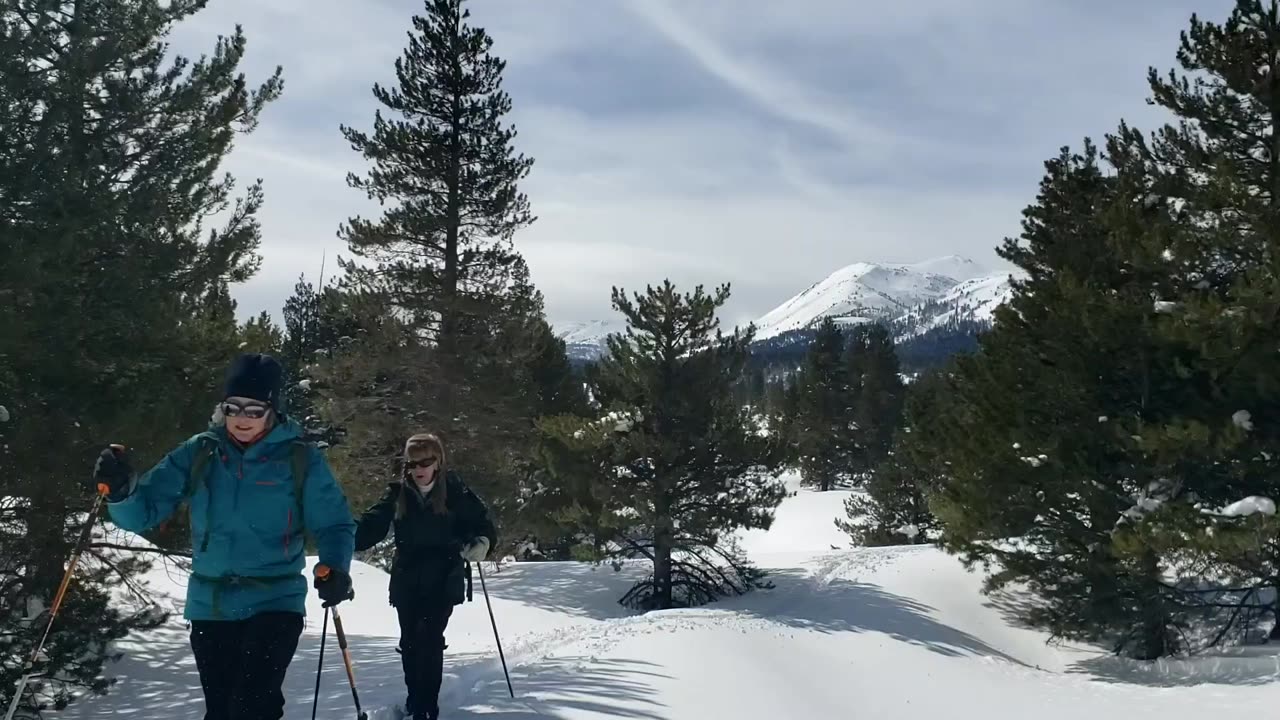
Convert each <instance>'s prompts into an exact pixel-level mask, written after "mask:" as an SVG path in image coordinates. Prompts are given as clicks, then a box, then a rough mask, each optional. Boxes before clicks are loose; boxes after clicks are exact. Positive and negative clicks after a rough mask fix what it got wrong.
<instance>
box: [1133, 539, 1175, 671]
mask: <svg viewBox="0 0 1280 720" xmlns="http://www.w3.org/2000/svg"><path fill="white" fill-rule="evenodd" d="M1142 570H1143V573H1142V576H1143V579H1144V580H1147V581H1149V582H1148V588H1149V591H1150V593H1151V595H1150V596H1149V597H1147V598H1144V600H1145V607H1144V608H1143V619H1142V636H1141V637H1140V638H1139V650H1138V653H1137V655H1136V658H1137V659H1139V660H1156V659H1158V658H1162V657H1164V656H1166V655H1169V654H1171V653H1172V648H1170V647H1169V634H1168V631H1169V617H1168V614H1167V613H1166V612H1165V609H1164V602H1163V601H1162V599H1161V597H1160V585H1159V574H1160V567H1159V560H1158V559H1157V558H1156V554H1155V553H1154V552H1152V551H1150V550H1147V551H1145V552H1144V553H1143V554H1142Z"/></svg>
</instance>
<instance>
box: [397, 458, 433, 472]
mask: <svg viewBox="0 0 1280 720" xmlns="http://www.w3.org/2000/svg"><path fill="white" fill-rule="evenodd" d="M438 462H440V458H437V457H428V458H422V459H421V460H410V461H409V462H406V463H405V464H404V467H405V469H406V470H414V469H416V468H422V469H424V470H425V469H427V468H430V467H435V464H436V463H438Z"/></svg>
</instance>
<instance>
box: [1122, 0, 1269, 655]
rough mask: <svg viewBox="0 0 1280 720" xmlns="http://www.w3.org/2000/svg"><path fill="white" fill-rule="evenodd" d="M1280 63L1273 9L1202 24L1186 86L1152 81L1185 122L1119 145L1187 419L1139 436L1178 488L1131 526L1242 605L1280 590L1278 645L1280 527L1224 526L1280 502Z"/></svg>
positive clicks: (1240, 6)
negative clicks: (1225, 587) (1279, 464)
mask: <svg viewBox="0 0 1280 720" xmlns="http://www.w3.org/2000/svg"><path fill="white" fill-rule="evenodd" d="M1277 57H1280V7H1278V6H1277V3H1276V2H1275V1H1274V0H1271V1H1269V2H1262V1H1261V0H1237V2H1236V3H1235V7H1234V9H1233V10H1232V12H1231V13H1230V14H1229V16H1228V17H1227V19H1226V21H1225V22H1224V23H1221V24H1216V23H1211V22H1205V21H1203V20H1201V19H1199V18H1198V17H1196V16H1192V18H1191V22H1190V27H1189V29H1188V30H1187V31H1186V32H1184V33H1183V35H1182V38H1181V43H1180V46H1179V49H1178V53H1177V59H1178V62H1179V64H1180V66H1181V69H1182V70H1183V71H1184V73H1183V74H1180V73H1178V72H1177V71H1173V70H1171V71H1169V72H1168V74H1167V75H1165V76H1161V74H1160V73H1158V72H1157V71H1156V70H1155V69H1154V68H1152V69H1151V70H1150V71H1149V75H1148V82H1149V85H1150V88H1151V93H1152V98H1151V103H1152V104H1155V105H1159V106H1161V107H1163V108H1165V109H1167V110H1169V111H1170V112H1171V113H1172V114H1173V115H1174V117H1175V118H1176V121H1177V122H1176V124H1167V125H1166V126H1164V127H1163V128H1161V129H1160V130H1159V131H1158V132H1157V133H1154V134H1153V135H1152V136H1151V137H1150V138H1149V139H1148V138H1146V137H1144V136H1143V134H1142V133H1140V132H1138V131H1137V130H1136V129H1134V128H1131V127H1129V126H1127V125H1121V127H1120V129H1119V131H1118V132H1117V133H1116V134H1115V135H1114V136H1113V137H1111V138H1110V142H1109V143H1108V146H1107V147H1108V154H1109V157H1110V160H1111V162H1112V163H1114V164H1116V165H1117V166H1119V167H1120V168H1121V169H1122V171H1123V173H1124V175H1125V177H1127V178H1130V182H1131V184H1132V186H1133V189H1134V190H1133V191H1134V192H1143V193H1146V196H1145V198H1144V207H1145V208H1146V209H1147V212H1146V213H1145V216H1144V217H1143V221H1142V222H1141V224H1140V226H1137V227H1135V228H1134V231H1133V233H1132V234H1134V235H1135V236H1136V237H1139V238H1140V239H1141V242H1140V243H1136V244H1135V245H1134V246H1132V247H1131V248H1129V253H1128V257H1126V261H1127V263H1128V265H1129V266H1130V267H1132V268H1133V272H1134V273H1135V274H1136V275H1140V276H1143V277H1150V278H1153V280H1152V281H1151V282H1150V283H1149V285H1148V288H1149V292H1150V300H1151V301H1154V302H1155V303H1156V304H1157V308H1158V310H1159V312H1157V313H1154V318H1153V320H1152V325H1153V327H1154V332H1155V333H1156V335H1157V337H1158V338H1159V340H1160V342H1162V343H1165V344H1166V345H1167V346H1168V347H1169V350H1168V354H1169V358H1168V361H1167V362H1168V364H1169V365H1170V367H1169V368H1168V372H1170V373H1172V374H1175V376H1176V377H1177V379H1178V382H1176V383H1174V384H1171V386H1170V387H1169V388H1168V389H1167V390H1165V392H1164V394H1163V395H1164V397H1165V398H1166V399H1167V400H1166V402H1171V403H1176V407H1175V408H1173V409H1172V410H1171V411H1170V412H1168V413H1165V414H1162V415H1157V416H1154V417H1150V418H1149V419H1148V420H1147V422H1144V423H1143V424H1142V425H1141V426H1139V427H1138V428H1136V429H1135V434H1138V435H1140V436H1141V437H1142V450H1143V452H1144V455H1145V457H1146V459H1147V462H1148V464H1149V465H1150V466H1151V467H1153V468H1154V470H1155V471H1156V472H1159V473H1161V474H1162V475H1163V476H1164V477H1167V478H1169V481H1170V483H1171V484H1172V485H1173V486H1174V489H1173V490H1172V491H1170V492H1169V493H1167V497H1166V498H1164V499H1165V500H1166V501H1167V502H1166V505H1165V507H1164V508H1163V509H1162V511H1160V512H1154V513H1150V514H1148V516H1146V517H1145V518H1144V519H1142V521H1141V522H1135V523H1133V524H1132V525H1131V526H1130V527H1129V530H1130V532H1132V533H1133V537H1131V538H1129V539H1130V540H1131V541H1134V542H1139V543H1146V544H1150V545H1155V546H1158V547H1160V548H1162V549H1163V550H1164V551H1165V552H1169V553H1180V552H1182V553H1187V552H1189V553H1190V554H1191V555H1192V558H1191V560H1193V561H1194V563H1195V565H1196V566H1198V567H1201V568H1204V569H1205V570H1206V571H1212V572H1215V573H1225V574H1226V575H1227V576H1228V577H1227V579H1228V581H1229V582H1230V583H1231V584H1232V585H1233V586H1235V587H1241V588H1244V589H1245V590H1246V593H1245V595H1244V596H1243V597H1242V598H1241V602H1242V603H1254V604H1256V603H1257V600H1256V599H1254V600H1248V598H1249V597H1251V596H1252V597H1254V598H1256V597H1257V595H1256V591H1259V590H1263V591H1265V590H1269V589H1274V591H1275V593H1274V597H1275V599H1274V602H1275V603H1277V607H1276V608H1275V609H1273V611H1272V613H1271V614H1272V615H1273V618H1274V622H1273V625H1272V628H1271V638H1272V639H1273V640H1274V639H1280V535H1277V530H1278V528H1277V527H1276V525H1275V524H1274V523H1271V522H1269V521H1265V520H1263V521H1259V520H1258V519H1257V518H1253V519H1241V518H1221V517H1215V516H1214V515H1213V514H1212V513H1213V511H1215V510H1217V509H1221V508H1223V507H1225V506H1227V505H1228V504H1230V503H1233V502H1235V501H1237V500H1240V499H1242V498H1247V497H1253V496H1259V497H1265V498H1269V499H1275V498H1280V480H1278V479H1277V476H1276V473H1275V470H1274V462H1273V460H1272V458H1274V457H1276V456H1277V455H1280V380H1278V379H1277V376H1276V372H1275V359H1276V357H1277V354H1278V353H1280V338H1278V337H1277V335H1276V333H1275V319H1276V318H1277V316H1278V315H1280V304H1278V302H1277V298H1280V272H1278V271H1277V266H1276V258H1277V256H1278V255H1280V191H1278V190H1277V188H1280V152H1278V151H1277V148H1276V145H1275V143H1276V137H1277V135H1276V128H1277V127H1280V73H1278V72H1277V70H1276V67H1275V60H1276V58H1277ZM1193 78H1194V79H1193ZM1201 510H1204V511H1205V512H1201ZM1215 531H1216V534H1214V533H1215ZM1187 538H1191V539H1192V540H1191V541H1190V542H1188V541H1187ZM1203 600H1204V601H1210V602H1214V603H1224V601H1225V599H1224V598H1220V597H1208V598H1204V599H1203Z"/></svg>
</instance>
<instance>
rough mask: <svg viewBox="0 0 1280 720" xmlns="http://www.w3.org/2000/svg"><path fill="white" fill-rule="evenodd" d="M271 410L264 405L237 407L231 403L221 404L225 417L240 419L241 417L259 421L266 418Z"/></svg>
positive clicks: (237, 405)
mask: <svg viewBox="0 0 1280 720" xmlns="http://www.w3.org/2000/svg"><path fill="white" fill-rule="evenodd" d="M270 411H271V408H269V407H267V406H266V405H239V404H236V403H233V402H224V403H222V414H223V415H225V416H227V417H240V416H241V415H243V416H245V417H247V418H249V419H250V420H261V419H262V418H264V417H266V416H267V413H268V412H270Z"/></svg>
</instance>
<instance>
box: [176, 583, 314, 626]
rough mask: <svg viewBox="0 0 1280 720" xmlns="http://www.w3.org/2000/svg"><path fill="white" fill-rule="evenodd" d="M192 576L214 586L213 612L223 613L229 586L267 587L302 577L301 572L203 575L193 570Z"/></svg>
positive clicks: (216, 613)
mask: <svg viewBox="0 0 1280 720" xmlns="http://www.w3.org/2000/svg"><path fill="white" fill-rule="evenodd" d="M191 577H193V578H195V579H196V580H199V581H200V582H203V583H208V584H210V585H212V586H213V614H214V615H215V616H221V615H222V591H223V590H226V589H227V588H228V587H254V588H266V587H271V586H272V585H275V584H276V583H282V582H288V581H290V580H293V579H294V578H300V577H302V575H301V574H299V573H293V574H291V575H201V574H200V573H196V572H193V573H191Z"/></svg>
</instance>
